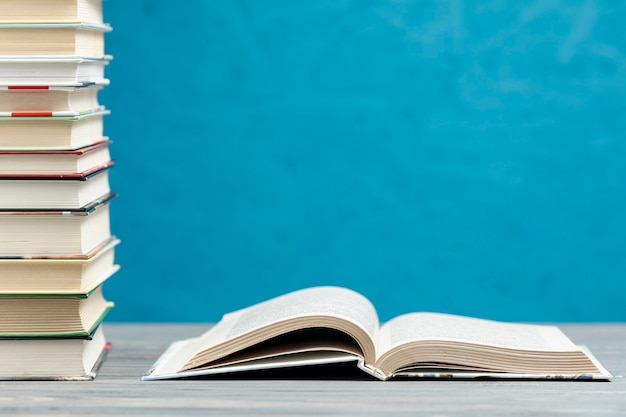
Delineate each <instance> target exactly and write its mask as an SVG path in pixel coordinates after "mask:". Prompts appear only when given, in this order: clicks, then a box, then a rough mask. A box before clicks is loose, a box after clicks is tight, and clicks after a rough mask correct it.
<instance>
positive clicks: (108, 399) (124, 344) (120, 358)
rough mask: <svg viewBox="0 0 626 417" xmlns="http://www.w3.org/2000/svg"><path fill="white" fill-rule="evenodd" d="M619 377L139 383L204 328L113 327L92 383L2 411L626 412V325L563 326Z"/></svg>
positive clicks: (12, 397) (7, 401)
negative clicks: (172, 348) (169, 351)
mask: <svg viewBox="0 0 626 417" xmlns="http://www.w3.org/2000/svg"><path fill="white" fill-rule="evenodd" d="M560 327H561V328H562V329H563V330H564V331H565V332H566V333H567V334H568V335H569V336H570V337H571V338H572V340H574V342H576V343H580V344H586V345H587V346H588V347H589V348H590V349H591V350H592V351H593V352H594V354H595V355H596V356H597V357H598V359H599V360H600V361H601V362H602V363H603V364H604V365H605V366H606V367H607V368H608V369H609V371H611V372H612V373H613V374H614V375H615V378H614V379H613V380H612V381H611V382H583V381H568V382H564V381H395V382H393V381H389V382H380V381H356V380H340V381H328V380H325V381H315V380H301V381H292V380H269V381H266V380H261V381H259V380H247V381H245V380H244V381H239V380H226V381H224V380H222V381H219V380H217V381H215V380H214V381H207V380H204V381H151V382H142V381H140V377H141V375H143V374H144V372H145V371H146V370H147V369H148V368H149V367H150V366H151V365H152V363H153V362H154V360H155V359H156V358H157V357H158V356H159V355H160V354H161V353H162V352H163V350H164V349H165V348H166V347H167V346H168V345H169V343H170V342H172V341H174V340H177V339H182V338H186V337H192V336H196V335H199V334H200V333H202V332H203V331H205V330H206V329H208V328H209V325H203V324H117V323H106V324H105V332H106V334H107V337H108V339H109V340H110V341H111V342H112V343H113V349H112V350H111V352H110V353H109V356H108V357H107V359H106V361H105V362H104V364H103V365H102V367H101V369H100V372H99V374H98V377H97V378H96V380H95V381H93V382H24V381H21V382H6V381H5V382H0V415H2V416H5V415H6V416H16V415H77V416H79V415H83V416H94V415H108V416H130V415H157V416H159V415H177V416H186V415H202V416H204V415H220V416H232V415H241V416H252V415H268V416H270V415H271V416H291V415H307V416H308V415H319V416H331V415H341V416H347V415H355V416H368V415H370V416H386V417H388V416H398V415H431V416H453V415H471V416H501V415H513V416H534V415H544V416H565V415H567V416H571V415H581V416H582V415H584V416H586V417H592V416H593V417H595V416H613V415H615V416H626V378H625V375H626V324H606V325H599V324H593V325H591V324H581V325H578V324H568V325H561V326H560Z"/></svg>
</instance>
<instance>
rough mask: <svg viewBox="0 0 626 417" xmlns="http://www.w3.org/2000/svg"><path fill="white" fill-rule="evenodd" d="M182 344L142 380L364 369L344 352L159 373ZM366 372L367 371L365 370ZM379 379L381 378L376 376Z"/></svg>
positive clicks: (357, 358)
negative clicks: (330, 367)
mask: <svg viewBox="0 0 626 417" xmlns="http://www.w3.org/2000/svg"><path fill="white" fill-rule="evenodd" d="M181 343H182V342H174V343H172V345H170V347H169V348H168V349H167V350H166V351H165V353H163V355H162V356H161V357H160V358H159V359H158V360H157V362H155V364H154V366H153V367H152V368H151V369H150V370H149V371H148V373H147V374H146V375H144V376H143V377H142V378H141V380H142V381H156V380H163V379H178V378H193V377H201V376H209V375H220V374H230V373H236V372H247V371H259V370H272V369H281V368H297V367H303V366H315V365H330V364H338V363H349V362H355V363H357V365H356V366H358V367H359V368H361V369H364V367H363V365H362V359H361V358H360V357H359V356H355V355H352V354H349V353H344V352H324V353H323V354H322V353H321V352H311V353H312V355H298V356H297V358H296V357H293V356H283V357H281V356H277V357H272V358H265V359H263V360H259V361H254V363H252V364H239V365H231V366H223V367H219V368H212V369H202V370H195V371H183V372H175V373H163V374H160V373H157V371H158V370H159V367H160V366H159V365H160V364H161V363H162V362H164V361H167V360H168V358H169V357H171V356H172V355H175V354H176V352H177V351H178V350H179V349H180V346H179V344H181ZM313 353H317V354H313ZM364 370H365V369H364ZM366 372H368V373H370V374H372V375H373V373H372V371H371V370H366ZM376 377H377V378H380V376H378V375H376Z"/></svg>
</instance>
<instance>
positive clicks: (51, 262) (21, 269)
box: [0, 237, 120, 296]
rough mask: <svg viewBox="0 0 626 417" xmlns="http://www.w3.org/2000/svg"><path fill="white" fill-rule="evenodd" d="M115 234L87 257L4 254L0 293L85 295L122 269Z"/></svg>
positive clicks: (0, 274) (0, 262) (0, 275)
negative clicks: (116, 254) (116, 256)
mask: <svg viewBox="0 0 626 417" xmlns="http://www.w3.org/2000/svg"><path fill="white" fill-rule="evenodd" d="M119 243H120V240H119V239H117V238H115V237H111V239H110V240H108V241H105V242H103V244H102V245H99V246H98V247H96V248H95V249H94V250H93V251H91V252H89V253H87V254H86V255H85V256H84V257H79V258H73V257H66V258H46V257H38V258H0V294H4V295H13V296H17V295H29V294H30V295H53V294H66V295H73V296H85V295H86V294H89V293H90V292H92V291H93V290H94V289H95V288H96V287H98V286H99V285H101V284H102V283H103V282H104V281H105V280H106V279H108V278H109V277H111V276H112V275H113V274H114V273H115V272H117V270H118V269H119V265H117V264H115V247H116V246H117V245H118V244H119Z"/></svg>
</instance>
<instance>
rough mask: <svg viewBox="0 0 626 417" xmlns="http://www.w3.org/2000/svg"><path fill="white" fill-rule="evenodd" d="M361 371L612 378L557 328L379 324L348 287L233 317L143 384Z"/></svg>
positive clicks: (309, 292)
mask: <svg viewBox="0 0 626 417" xmlns="http://www.w3.org/2000/svg"><path fill="white" fill-rule="evenodd" d="M346 363H352V364H354V366H355V367H358V368H359V369H361V370H362V371H363V372H365V373H366V374H369V375H371V376H372V377H373V378H378V379H381V380H388V379H402V378H425V377H428V378H524V379H608V378H610V377H611V374H610V373H609V372H608V371H607V370H606V369H605V368H604V367H603V366H602V365H601V364H600V363H599V362H598V361H597V360H596V359H595V358H594V357H593V355H591V353H589V352H588V351H587V350H585V349H583V348H580V347H578V346H576V345H575V344H574V343H573V342H572V341H571V340H570V339H569V338H568V337H567V336H566V335H565V334H564V333H563V332H562V331H561V330H560V329H558V328H557V327H554V326H546V325H530V324H519V323H504V322H497V321H492V320H485V319H478V318H470V317H463V316H455V315H450V314H438V313H410V314H404V315H401V316H398V317H396V318H394V319H392V320H390V321H388V322H387V323H384V324H380V323H379V320H378V315H377V313H376V310H375V309H374V306H373V305H372V304H371V302H370V301H369V300H367V299H366V298H365V297H364V296H362V295H360V294H358V293H356V292H354V291H352V290H348V289H345V288H339V287H314V288H309V289H305V290H300V291H296V292H293V293H289V294H286V295H283V296H280V297H277V298H274V299H271V300H269V301H265V302H262V303H260V304H257V305H254V306H251V307H248V308H245V309H243V310H239V311H236V312H233V313H230V314H227V315H225V316H224V317H223V318H222V320H221V321H220V322H219V323H217V324H216V325H215V326H214V327H212V328H211V329H210V330H208V331H207V332H206V333H204V334H203V335H201V336H199V337H196V338H191V339H187V340H182V341H178V342H174V343H173V344H172V345H171V346H170V347H169V348H168V349H167V350H166V351H165V352H164V353H163V355H162V356H161V357H160V358H159V359H158V360H157V362H156V363H155V365H154V366H153V368H152V369H150V370H149V371H148V373H147V375H145V376H144V377H143V379H144V380H158V379H176V378H191V377H210V376H219V375H226V374H229V375H231V376H232V375H237V374H239V375H241V376H243V377H245V376H246V375H250V374H251V373H255V372H260V371H267V370H276V369H284V368H292V369H296V373H297V369H298V368H300V369H302V368H304V367H310V366H316V365H317V366H325V365H329V364H346Z"/></svg>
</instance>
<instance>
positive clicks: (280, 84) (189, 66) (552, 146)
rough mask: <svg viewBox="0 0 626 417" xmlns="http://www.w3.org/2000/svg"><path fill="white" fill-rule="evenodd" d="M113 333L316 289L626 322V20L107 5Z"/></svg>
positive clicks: (359, 7)
mask: <svg viewBox="0 0 626 417" xmlns="http://www.w3.org/2000/svg"><path fill="white" fill-rule="evenodd" d="M104 7H105V20H106V21H108V22H110V23H111V24H112V25H113V27H114V31H113V32H112V33H109V34H107V38H106V42H107V48H106V49H107V52H109V53H111V54H113V55H114V56H115V59H114V61H113V62H112V63H111V65H110V66H109V67H107V76H108V77H109V78H110V79H111V81H112V83H111V85H110V86H109V87H107V88H106V89H105V91H104V92H102V94H101V96H100V101H101V102H102V103H103V104H105V105H106V106H107V107H109V108H110V109H111V110H112V115H111V116H108V117H107V118H106V120H105V131H106V134H108V135H109V136H110V137H111V139H112V140H113V141H114V145H113V148H112V152H113V156H114V158H115V159H116V161H117V165H116V167H115V168H114V169H113V172H112V185H113V188H114V189H115V190H116V191H118V193H119V194H120V198H119V199H118V200H116V201H115V202H114V203H113V209H112V224H113V232H114V233H115V234H117V235H118V236H120V237H121V238H122V240H123V244H122V245H121V246H119V247H118V251H117V259H118V261H119V263H120V264H121V265H122V270H121V271H120V272H119V273H118V274H117V275H116V276H115V277H113V278H112V279H111V280H110V281H108V282H107V284H106V286H105V293H106V295H107V297H108V298H109V299H111V300H113V301H115V302H116V309H114V311H113V312H112V313H111V314H110V316H109V319H108V320H110V321H140V320H141V321H144V320H145V321H214V320H217V319H219V318H220V317H221V315H222V314H223V313H225V312H228V311H230V310H234V309H238V308H241V307H245V306H247V305H249V304H251V303H255V302H258V301H261V300H264V299H266V298H269V297H273V296H275V295H279V294H281V293H284V292H287V291H291V290H295V289H298V288H302V287H306V286H313V285H325V284H333V285H342V286H347V287H350V288H353V289H355V290H357V291H360V292H361V293H363V294H364V295H366V296H367V297H369V298H370V299H371V300H372V301H373V302H374V304H375V305H376V306H377V308H378V310H379V314H380V317H381V319H382V320H387V319H389V318H391V317H393V316H395V315H397V314H400V313H403V312H409V311H425V310H430V311H443V312H450V313H459V314H466V315H472V316H478V317H487V318H493V319H501V320H525V321H526V320H528V321H616V320H621V321H625V320H626V302H625V300H624V299H625V297H624V294H625V292H626V284H625V280H624V277H625V272H626V257H625V256H624V255H625V254H624V249H625V248H626V233H625V231H626V216H625V212H626V191H625V190H626V189H625V185H626V184H625V178H626V167H625V164H624V162H625V158H624V156H625V155H626V154H625V151H626V149H625V148H626V144H625V142H624V136H625V132H626V118H625V117H624V114H625V111H626V95H625V94H626V30H624V21H623V16H624V13H625V12H626V6H624V5H623V4H622V2H614V1H608V0H607V1H591V0H589V1H549V0H545V1H543V0H540V1H512V2H511V1H504V0H503V1H498V0H493V1H489V0H484V1H460V0H456V1H455V0H450V1H400V0H397V1H390V0H383V1H357V0H327V1H321V0H320V1H289V0H284V1H279V0H267V1H253V0H249V1H234V0H225V1H200V0H195V1H194V0H186V1H179V2H171V1H155V0H141V1H140V0H133V1H105V2H104Z"/></svg>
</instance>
